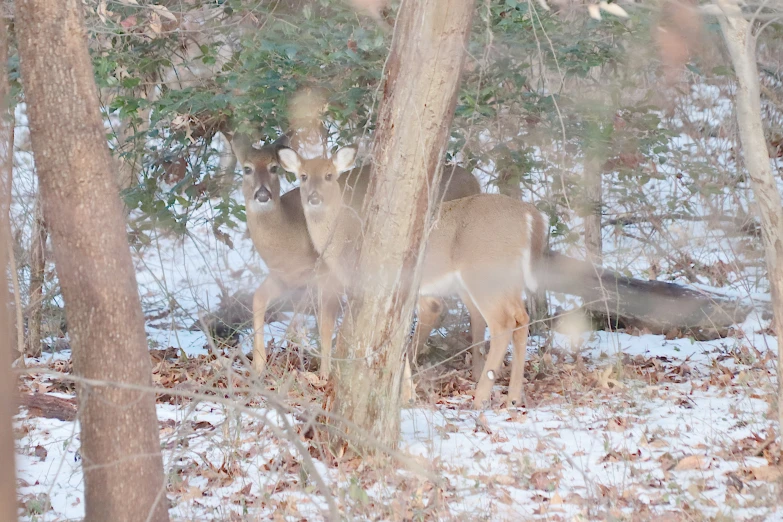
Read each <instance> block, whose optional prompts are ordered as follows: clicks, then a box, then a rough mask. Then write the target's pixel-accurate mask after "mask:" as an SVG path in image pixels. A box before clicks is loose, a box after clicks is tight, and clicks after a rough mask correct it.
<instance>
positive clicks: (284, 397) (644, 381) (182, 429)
mask: <svg viewBox="0 0 783 522" xmlns="http://www.w3.org/2000/svg"><path fill="white" fill-rule="evenodd" d="M692 95H693V96H694V97H702V98H705V99H706V98H709V99H711V100H715V99H720V96H718V95H717V94H716V93H714V92H703V91H697V92H694V93H692ZM705 111H709V113H708V114H695V113H694V114H691V115H690V117H692V118H693V119H713V120H715V119H720V118H726V117H728V115H730V111H731V107H730V106H727V105H726V104H725V103H724V102H722V101H718V102H716V103H715V105H714V106H713V107H711V108H708V109H705ZM18 121H21V122H23V121H24V120H23V114H20V115H19V119H18ZM22 136H23V133H22V132H17V139H18V140H21V139H22ZM675 145H676V146H677V147H678V148H679V149H688V148H690V147H692V146H693V145H694V144H693V140H691V139H690V138H688V137H687V136H683V137H682V139H681V140H680V141H679V142H678V143H676V144H675ZM702 145H703V144H702ZM709 146H710V147H711V150H712V151H713V152H714V153H715V154H714V156H715V157H714V160H715V161H716V162H718V163H720V164H721V165H724V166H725V168H732V166H731V164H730V160H729V159H728V155H729V151H728V150H727V149H726V148H725V141H721V140H710V142H709ZM678 153H679V152H678ZM542 154H543V153H542ZM17 166H18V169H19V170H20V172H23V171H25V170H27V171H29V169H30V158H29V155H25V154H24V153H21V154H20V156H19V157H18V158H17ZM665 168H668V167H662V169H665ZM670 173H671V172H670ZM287 188H290V186H288V185H286V189H287ZM644 190H645V191H646V194H647V195H648V197H649V199H650V201H665V200H667V199H668V198H670V197H672V195H673V194H677V193H679V192H677V191H682V190H683V187H682V183H679V182H678V181H676V180H674V178H672V177H669V178H667V179H665V180H655V179H653V180H651V181H650V183H649V184H648V185H647V186H645V188H644ZM32 193H34V182H33V180H32V176H26V177H25V176H17V184H16V185H15V207H14V212H15V213H16V214H15V215H17V216H18V217H19V222H20V223H23V222H24V220H25V219H28V218H29V214H30V212H29V208H30V194H32ZM724 196H725V194H724V195H721V196H720V197H716V198H713V200H711V201H710V202H709V203H710V204H708V202H707V201H704V200H702V199H700V198H698V197H695V196H694V197H690V198H689V199H688V203H689V204H691V205H692V208H693V212H694V213H695V214H698V215H706V214H709V213H711V212H712V211H713V210H714V208H713V206H711V205H714V206H715V207H716V208H717V209H718V210H720V211H725V212H726V213H727V214H729V215H735V212H730V210H731V208H730V207H729V206H730V205H734V204H735V203H736V202H735V201H734V200H730V199H729V198H727V197H724ZM746 196H747V194H744V195H742V197H741V198H740V200H741V201H742V202H743V204H747V197H746ZM235 197H240V196H239V194H235ZM607 204H608V205H609V207H610V208H615V207H612V205H613V201H612V200H611V199H609V201H608V202H607ZM207 207H208V206H205V207H204V208H203V209H202V210H201V211H200V213H199V214H196V215H194V216H192V219H191V220H190V224H189V228H188V234H187V235H185V237H183V238H172V237H168V236H165V235H161V236H160V237H158V238H156V241H155V242H154V244H153V245H152V246H149V247H146V248H144V249H142V250H141V251H139V252H134V262H135V265H136V269H137V280H138V283H139V292H140V295H141V298H142V303H143V307H144V312H145V315H146V316H147V317H148V318H149V319H148V324H147V332H148V340H149V345H150V347H151V348H155V349H165V348H168V347H174V348H177V349H178V350H180V351H181V353H184V354H185V355H187V357H188V358H189V362H182V361H166V362H165V363H154V364H156V371H157V372H158V373H157V374H156V375H157V376H163V375H164V374H166V372H169V373H171V372H185V373H186V374H187V382H188V383H191V384H193V385H194V386H192V387H191V389H197V390H199V391H203V392H204V393H206V392H211V391H214V390H215V388H214V387H213V384H207V383H206V382H205V381H204V380H199V379H200V378H199V377H198V375H197V374H198V372H195V371H193V372H191V373H187V372H189V371H191V370H193V369H194V367H195V366H188V367H187V368H186V367H185V365H186V364H192V365H200V367H201V369H203V370H204V371H205V372H207V371H208V372H211V373H209V376H210V378H211V379H213V381H212V382H213V383H214V382H218V381H220V382H227V381H228V379H229V375H231V376H232V377H231V378H232V379H235V380H236V382H238V383H240V384H241V383H242V382H243V380H242V375H243V373H242V372H243V370H244V369H243V368H242V367H241V366H240V364H239V363H237V362H235V363H234V364H233V366H231V365H226V364H224V363H225V361H224V360H223V359H218V360H216V361H212V360H210V359H209V357H210V355H209V354H210V350H209V349H208V343H207V340H206V339H205V336H204V334H203V333H202V332H201V331H200V330H199V329H198V325H199V323H200V317H201V315H202V313H203V312H204V311H205V310H211V309H214V308H215V305H216V304H217V303H218V302H219V301H220V299H221V296H222V295H223V294H224V293H227V294H233V293H235V292H237V291H240V290H243V291H251V292H252V290H254V289H255V288H256V286H257V285H258V283H259V282H260V281H261V280H262V279H263V277H264V272H265V266H264V265H263V262H262V261H261V260H260V259H259V258H258V255H257V254H255V252H254V250H253V247H252V244H251V242H250V240H249V239H248V238H247V237H246V236H245V232H244V226H240V227H239V229H238V230H229V231H228V234H229V237H230V239H231V241H232V242H233V245H234V248H229V247H228V246H227V245H226V244H225V243H224V242H222V241H220V240H218V238H216V237H215V234H214V233H213V231H212V228H211V218H212V214H211V210H210V209H209V208H207ZM616 208H617V209H622V208H623V207H622V205H619V204H618V206H617V207H616ZM734 210H736V209H734ZM570 223H571V224H572V225H575V226H576V227H577V229H578V225H579V220H578V219H576V218H574V219H573V221H571V222H570ZM678 226H679V227H680V228H677V227H672V229H671V230H668V232H669V237H668V239H667V241H669V242H670V243H667V244H666V245H665V248H667V250H670V251H672V252H674V251H678V252H679V251H684V252H686V253H687V254H688V255H689V256H690V258H691V259H693V260H698V262H700V263H703V264H704V265H711V264H714V263H717V262H718V261H721V262H723V263H726V264H729V265H733V264H734V263H736V262H737V261H738V259H745V258H744V257H743V255H741V254H739V253H738V252H740V251H741V249H738V248H737V241H736V240H735V239H733V238H731V237H729V236H728V235H727V234H723V233H722V232H721V231H720V230H717V229H712V228H710V227H709V226H708V224H707V222H689V223H683V224H678ZM21 228H22V229H23V230H25V229H24V226H21ZM633 228H634V227H629V229H633ZM636 228H637V229H639V230H641V228H642V227H641V225H640V226H639V227H636ZM604 239H605V243H604V244H605V262H606V264H607V265H608V266H612V267H616V268H617V269H619V270H625V269H627V270H628V271H630V273H632V274H634V275H636V276H638V277H644V276H645V275H647V274H650V273H651V270H652V269H651V265H652V260H654V259H656V255H657V254H656V253H655V252H650V251H649V248H648V246H647V245H644V244H641V243H639V242H637V241H635V240H633V239H631V238H628V237H625V236H620V235H616V234H611V235H607V237H605V238H604ZM674 245H678V246H677V247H676V248H675V246H674ZM557 246H559V247H563V248H566V246H565V245H563V244H562V243H561V244H558V245H557ZM761 273H763V269H762V270H759V271H755V270H754V269H753V268H752V267H751V266H747V267H743V268H742V269H740V270H738V271H737V272H732V273H729V275H728V276H727V279H726V281H725V282H724V284H721V285H716V284H715V283H714V281H709V280H708V279H707V278H706V277H701V276H700V278H699V280H697V281H693V282H689V281H687V279H686V278H684V277H683V275H682V273H681V271H680V268H678V267H676V266H674V264H673V263H670V262H669V261H666V260H662V261H661V266H659V267H658V268H657V271H656V274H655V275H659V276H660V278H661V279H667V278H674V279H675V280H676V281H677V282H680V283H684V284H686V283H687V284H688V285H689V286H690V287H691V288H696V289H702V290H705V291H710V292H713V293H717V294H721V295H724V296H726V297H728V298H733V299H739V300H741V301H742V302H743V303H745V304H752V305H753V306H754V307H755V308H754V311H753V312H752V313H751V314H750V315H749V316H748V318H747V319H746V320H745V321H744V322H743V323H742V324H739V325H736V327H735V331H736V333H735V335H734V336H733V337H728V338H725V339H718V340H714V341H695V340H692V339H688V338H677V339H666V337H665V336H663V335H652V334H639V335H632V334H631V333H628V332H606V331H600V332H586V333H583V334H577V335H565V334H562V333H553V334H551V336H549V337H548V338H540V337H531V345H530V347H529V353H528V362H529V365H528V369H529V375H531V376H536V377H537V378H536V379H535V380H533V381H532V382H528V384H527V385H526V393H527V396H528V404H527V405H526V407H525V408H521V409H517V410H506V409H497V408H496V409H492V410H486V411H481V412H478V411H473V410H471V409H470V402H471V396H470V391H471V389H472V388H471V387H472V383H471V382H469V381H468V380H467V375H468V374H467V372H466V371H465V367H466V365H465V364H464V361H463V360H462V359H463V358H464V356H461V357H460V358H458V359H459V360H458V361H457V362H458V364H457V367H456V370H453V372H452V374H449V373H448V372H444V375H446V376H447V378H446V377H444V379H446V382H442V381H438V378H439V377H438V376H437V375H436V376H435V377H433V376H432V373H433V371H432V370H428V371H423V372H422V373H421V374H419V375H417V377H416V378H417V379H420V384H421V386H420V388H419V391H420V393H421V395H420V397H419V399H420V400H419V401H418V402H417V403H416V404H415V405H414V407H411V408H408V409H405V410H403V412H402V417H401V440H400V447H399V452H398V453H397V454H395V455H393V456H392V457H391V458H390V460H389V461H388V462H378V461H368V462H367V463H363V462H361V461H360V460H359V459H354V458H352V457H349V456H343V457H332V456H328V455H326V454H325V453H324V451H323V450H324V448H323V447H321V446H319V445H317V444H316V443H315V442H314V441H313V440H311V439H310V438H307V437H305V436H304V433H303V432H304V431H305V429H304V428H305V426H304V423H303V422H304V421H302V418H303V417H306V415H305V414H306V413H307V412H311V411H313V410H314V409H316V410H317V408H319V407H320V406H322V404H323V400H324V399H323V398H324V395H325V393H326V392H325V390H324V388H323V383H321V382H319V380H318V378H317V376H315V375H313V374H310V373H307V372H306V371H304V370H302V369H297V370H296V372H291V373H284V372H283V371H282V368H281V366H282V365H283V364H284V362H285V361H284V358H283V357H278V358H277V359H273V361H272V363H271V366H273V371H272V375H271V376H270V377H269V378H268V379H267V380H266V382H265V388H266V389H264V390H263V391H264V393H263V396H266V397H277V399H279V401H280V402H281V403H282V404H283V405H284V408H283V410H278V409H276V406H277V405H276V404H275V403H274V402H273V401H270V400H266V399H264V398H263V397H261V396H260V395H259V394H256V396H254V397H250V398H249V397H247V396H245V395H242V394H241V393H239V392H238V391H230V390H228V391H227V390H226V389H222V390H221V394H220V395H218V396H215V397H214V399H210V400H201V399H199V400H188V399H186V400H183V401H182V403H181V404H172V403H169V402H159V403H158V404H157V414H158V420H159V427H160V436H161V447H162V448H163V460H164V466H165V470H166V473H167V480H168V481H169V486H168V490H167V497H168V500H169V501H170V502H171V506H172V507H171V509H170V515H171V517H172V519H174V520H244V519H252V520H256V519H268V518H273V517H279V518H280V519H283V518H284V519H287V520H289V519H290V520H298V519H321V518H324V517H325V516H326V513H327V510H328V498H329V497H331V498H333V499H334V501H335V503H336V504H337V506H338V509H339V510H340V511H341V513H342V515H343V516H344V517H345V518H349V519H383V520H387V519H388V520H402V519H413V518H422V519H425V518H426V519H459V520H473V519H486V520H595V519H600V520H605V519H615V520H618V519H626V520H630V519H643V520H647V519H652V518H654V517H656V516H662V517H675V516H681V515H682V516H683V517H684V518H688V519H691V518H692V519H702V518H719V517H722V519H723V520H783V509H780V508H779V507H778V504H779V502H778V498H779V495H780V487H781V482H780V480H779V479H778V480H777V481H776V480H775V479H770V478H769V477H767V478H764V477H762V476H760V473H761V472H760V471H754V470H758V469H760V468H762V469H767V465H768V464H769V461H768V458H770V459H771V458H772V457H770V456H769V452H767V453H765V452H764V451H759V448H761V449H762V450H763V448H764V444H765V440H766V439H767V437H768V435H769V434H770V433H772V434H774V433H775V431H776V422H775V421H774V418H775V411H774V404H775V400H776V399H775V390H776V387H777V380H776V376H775V375H776V372H775V368H774V363H773V359H774V354H776V352H777V340H776V338H775V337H774V336H771V335H769V334H768V333H767V332H768V327H769V321H768V320H765V319H763V318H762V313H763V312H764V311H765V310H766V309H767V308H768V306H769V294H768V293H767V289H766V282H765V281H764V280H763V278H762V277H760V276H759V274H761ZM550 299H551V305H552V306H556V305H560V306H563V308H565V309H569V308H571V307H572V306H573V305H576V304H579V300H578V299H574V298H570V297H569V298H566V297H565V296H558V295H552V296H550ZM155 317H157V318H155ZM313 329H314V320H313V318H310V317H307V318H304V321H303V322H302V321H299V322H298V325H297V326H295V325H293V324H291V322H289V321H286V322H276V323H272V324H269V325H267V326H266V338H267V339H268V340H269V339H271V340H272V341H273V344H274V346H275V352H277V353H281V352H283V351H284V350H285V349H288V350H290V349H291V348H292V347H297V346H299V347H301V348H302V349H303V350H305V351H306V350H308V349H309V347H310V346H311V345H312V341H311V339H309V338H308V336H307V333H308V330H309V333H311V334H312V333H313ZM251 342H252V339H250V337H249V336H247V335H245V336H244V337H243V338H242V340H241V344H240V348H241V349H242V350H243V351H244V352H246V353H247V352H249V351H250V343H251ZM534 346H536V347H540V346H546V347H547V348H548V355H541V354H539V353H538V352H537V351H536V350H533V347H534ZM221 357H222V356H221ZM69 358H70V353H69V352H68V351H67V350H66V351H60V352H57V353H54V354H49V353H47V354H45V355H44V356H43V357H42V358H40V359H37V360H34V359H28V360H27V363H28V365H29V366H32V367H40V368H42V369H47V370H53V369H55V370H58V371H61V370H63V369H64V368H65V367H67V366H68V361H69ZM276 364H277V365H278V366H276V367H275V365H276ZM460 365H462V366H460ZM227 367H229V368H230V371H228V369H227ZM275 368H276V370H275ZM221 379H222V381H221ZM55 382H56V380H55V379H54V378H53V377H52V376H51V375H49V374H44V373H40V374H36V373H35V372H32V373H30V374H29V375H26V376H25V377H23V380H22V384H21V387H22V390H23V391H24V392H27V393H30V392H33V391H42V392H46V393H50V394H53V395H57V396H60V397H64V398H68V397H72V396H73V395H72V394H69V393H56V392H55V391H48V392H47V391H46V390H47V389H48V387H49V386H50V385H52V384H53V383H55ZM214 386H217V385H214ZM240 387H241V386H240ZM427 390H436V391H435V392H428V391H427ZM504 390H505V387H504V386H502V385H499V386H497V387H496V392H501V391H504ZM170 391H171V392H172V393H175V391H176V388H175V389H173V390H170ZM175 402H176V401H175ZM282 412H284V413H282ZM14 426H15V430H16V433H17V441H16V448H17V477H18V485H19V498H20V517H21V519H22V520H30V521H32V520H36V521H39V520H40V521H56V520H57V521H59V520H78V519H81V518H83V516H84V498H83V495H84V481H83V475H82V468H81V460H80V457H79V444H80V440H79V424H78V421H73V422H66V421H60V420H55V419H46V418H41V417H36V416H33V415H31V413H30V412H29V411H27V410H26V409H21V410H20V412H19V414H18V415H17V416H16V418H15V423H14ZM294 441H296V442H298V443H300V444H302V445H303V446H304V447H306V448H308V449H309V452H308V456H312V459H313V466H314V468H313V469H311V468H310V467H309V464H308V463H307V461H306V459H305V458H304V456H303V455H302V454H301V453H300V452H299V451H298V449H297V447H296V445H295V444H294V443H293V442H294ZM776 444H777V446H776ZM779 444H780V443H779V441H777V442H772V443H771V444H770V445H769V447H770V448H779ZM770 451H771V450H770ZM316 474H317V476H320V477H321V478H322V479H323V481H324V482H325V483H326V484H327V486H328V494H327V492H324V491H322V490H321V489H320V488H319V487H318V486H317V481H316V480H315V478H316ZM684 518H683V519H684Z"/></svg>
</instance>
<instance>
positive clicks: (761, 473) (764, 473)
mask: <svg viewBox="0 0 783 522" xmlns="http://www.w3.org/2000/svg"><path fill="white" fill-rule="evenodd" d="M748 471H750V472H751V473H752V474H753V477H754V478H755V479H756V480H763V481H765V482H774V481H776V480H778V479H779V478H780V477H781V475H783V469H781V468H780V467H779V466H760V467H758V468H750V469H749V470H748Z"/></svg>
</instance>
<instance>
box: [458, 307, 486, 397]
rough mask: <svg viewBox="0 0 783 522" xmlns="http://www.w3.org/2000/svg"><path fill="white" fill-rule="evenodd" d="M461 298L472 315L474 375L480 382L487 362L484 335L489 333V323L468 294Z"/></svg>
mask: <svg viewBox="0 0 783 522" xmlns="http://www.w3.org/2000/svg"><path fill="white" fill-rule="evenodd" d="M460 298H461V299H462V302H463V303H465V308H467V309H468V314H470V342H471V348H470V352H471V359H472V361H473V370H472V374H473V380H474V381H476V382H478V380H479V379H480V378H481V372H482V371H483V370H484V364H485V363H486V360H487V358H486V355H485V354H486V346H487V342H486V340H485V339H484V334H485V333H486V331H487V322H486V321H485V320H484V316H482V315H481V310H479V309H478V307H477V306H476V304H475V303H474V302H473V299H472V298H471V297H470V295H469V294H468V293H467V292H462V293H461V294H460Z"/></svg>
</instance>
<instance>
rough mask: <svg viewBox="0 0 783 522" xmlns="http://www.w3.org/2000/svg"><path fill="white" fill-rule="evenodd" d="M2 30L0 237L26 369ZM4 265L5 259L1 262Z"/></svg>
mask: <svg viewBox="0 0 783 522" xmlns="http://www.w3.org/2000/svg"><path fill="white" fill-rule="evenodd" d="M0 24H2V27H0V109H1V110H0V114H2V117H1V118H0V169H2V176H3V186H2V191H3V194H2V197H1V198H0V205H2V208H0V221H2V224H1V225H0V227H2V230H0V235H2V234H4V235H5V239H4V241H5V243H4V244H3V247H4V248H5V249H6V252H7V255H8V264H9V266H8V270H9V272H10V274H11V285H12V287H13V290H14V303H13V306H12V305H11V303H10V302H8V303H6V304H7V305H8V306H9V313H11V312H15V315H16V328H14V329H13V330H9V332H12V331H13V332H14V333H15V335H14V338H15V341H16V344H15V348H16V349H15V352H18V354H17V353H15V354H14V355H13V357H12V358H13V359H16V358H17V357H19V361H20V365H21V366H24V317H23V314H24V311H23V310H22V295H21V291H20V289H19V271H18V270H17V267H16V253H15V252H14V234H13V230H12V229H11V202H12V199H13V187H14V127H15V125H16V118H15V117H14V113H13V111H12V110H9V107H7V106H6V103H5V102H6V101H7V100H9V99H10V98H9V96H10V90H11V89H10V83H9V81H8V75H7V72H6V70H5V64H6V63H8V40H9V37H8V24H9V22H7V21H4V20H3V21H0ZM1 259H3V261H0V263H3V262H4V261H5V258H1Z"/></svg>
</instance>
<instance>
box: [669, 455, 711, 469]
mask: <svg viewBox="0 0 783 522" xmlns="http://www.w3.org/2000/svg"><path fill="white" fill-rule="evenodd" d="M706 465H707V461H706V459H705V458H704V457H702V456H701V455H688V456H687V457H683V458H682V459H680V461H679V462H678V463H677V465H676V466H674V470H675V471H685V470H692V469H704V468H706Z"/></svg>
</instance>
